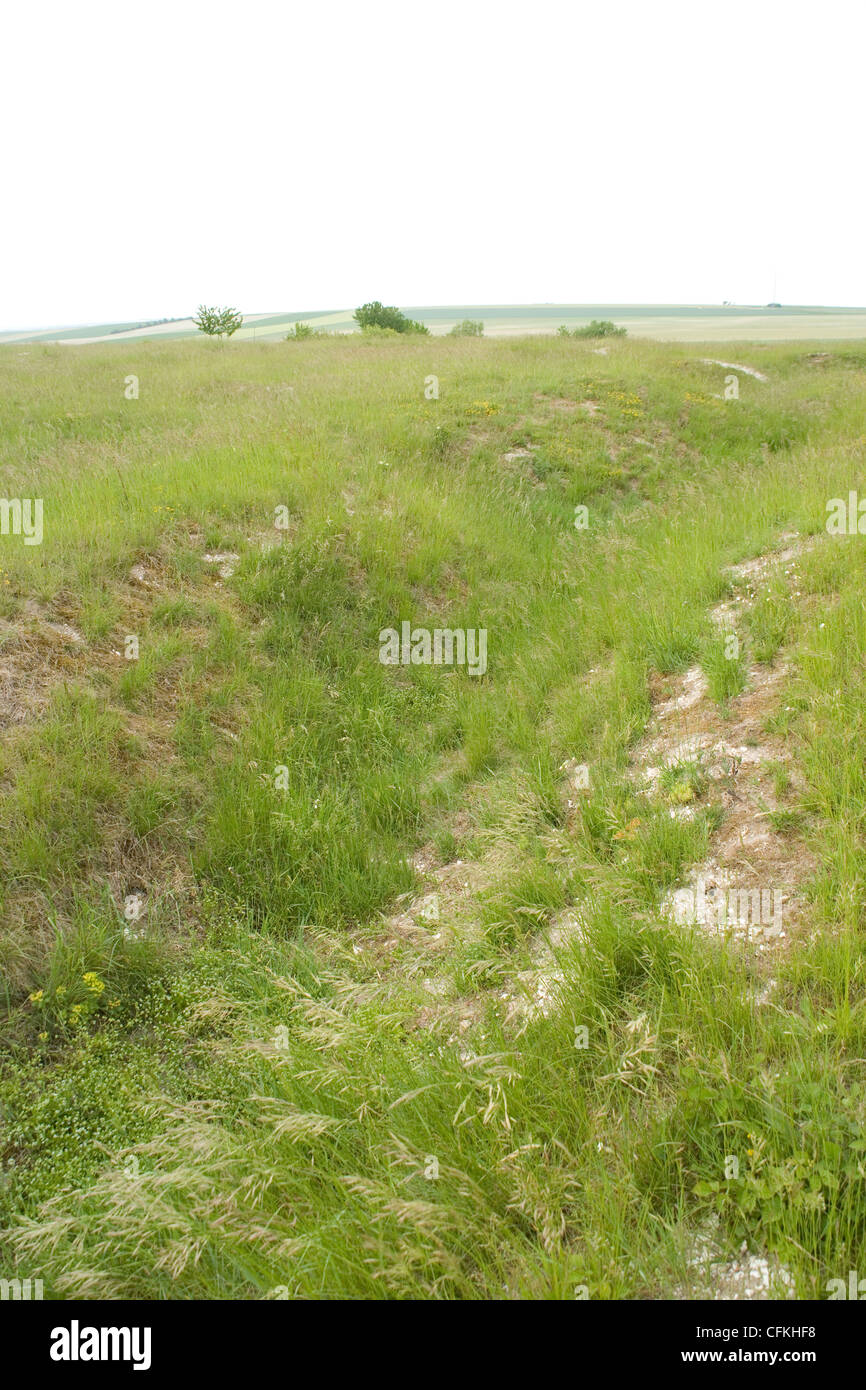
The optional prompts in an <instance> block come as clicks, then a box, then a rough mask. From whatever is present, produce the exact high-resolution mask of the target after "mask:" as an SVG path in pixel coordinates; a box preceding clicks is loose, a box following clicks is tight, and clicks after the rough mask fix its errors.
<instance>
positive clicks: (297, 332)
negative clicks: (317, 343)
mask: <svg viewBox="0 0 866 1390" xmlns="http://www.w3.org/2000/svg"><path fill="white" fill-rule="evenodd" d="M324 336H325V335H324V333H323V332H322V330H321V329H320V328H311V327H310V325H309V324H308V323H300V322H298V323H293V324H292V326H291V328H290V329H289V331H288V333H287V334H286V342H287V343H291V342H294V340H295V339H296V338H324Z"/></svg>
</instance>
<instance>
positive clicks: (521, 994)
mask: <svg viewBox="0 0 866 1390" xmlns="http://www.w3.org/2000/svg"><path fill="white" fill-rule="evenodd" d="M585 936H586V922H585V920H584V916H583V914H582V912H581V910H580V908H578V907H569V908H566V909H564V911H562V912H559V913H557V914H556V916H555V917H553V918H552V920H551V922H550V924H549V925H548V926H547V928H546V929H545V930H543V931H541V932H539V933H538V935H537V936H536V937H535V939H534V940H533V942H532V945H531V947H530V966H529V968H528V969H527V970H521V971H519V972H518V974H517V975H516V977H515V979H514V981H513V982H512V983H510V984H509V985H508V986H507V987H506V989H504V990H503V991H502V993H501V994H500V999H501V1000H502V1002H503V1003H504V1004H505V1022H506V1023H508V1024H516V1026H517V1035H518V1036H519V1035H520V1034H521V1033H522V1032H525V1030H526V1028H527V1027H528V1025H529V1024H530V1023H531V1022H532V1021H533V1019H536V1018H543V1017H546V1016H547V1015H548V1014H549V1013H551V1012H552V1010H553V1009H554V1008H555V1007H556V1004H557V1001H558V998H559V991H560V990H561V988H562V986H563V985H564V984H565V980H566V974H565V969H564V967H563V964H562V960H561V953H564V952H566V951H567V950H568V947H569V946H570V945H571V944H572V943H574V942H576V941H583V940H584V939H585Z"/></svg>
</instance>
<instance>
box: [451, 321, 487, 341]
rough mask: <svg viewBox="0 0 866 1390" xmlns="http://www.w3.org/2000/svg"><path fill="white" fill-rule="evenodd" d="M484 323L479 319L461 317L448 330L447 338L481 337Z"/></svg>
mask: <svg viewBox="0 0 866 1390" xmlns="http://www.w3.org/2000/svg"><path fill="white" fill-rule="evenodd" d="M483 336H484V324H483V323H482V321H481V319H461V320H460V322H459V323H455V325H454V327H453V328H451V329H449V330H448V337H449V338H483Z"/></svg>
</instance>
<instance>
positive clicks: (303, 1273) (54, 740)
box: [0, 311, 866, 1299]
mask: <svg viewBox="0 0 866 1390" xmlns="http://www.w3.org/2000/svg"><path fill="white" fill-rule="evenodd" d="M412 312H413V313H417V312H420V311H412ZM461 312H462V311H461ZM478 316H480V314H479V315H478ZM612 316H613V315H612ZM710 355H711V349H709V348H708V347H706V346H703V347H702V346H701V345H697V346H695V347H689V348H687V349H686V348H683V347H682V346H676V345H674V344H661V343H649V342H636V341H634V340H633V339H632V338H626V339H615V340H611V341H610V343H609V344H607V345H606V346H605V347H604V348H603V349H599V348H598V347H596V348H593V346H592V344H591V343H589V342H585V341H574V340H565V339H558V338H555V337H535V338H532V337H524V338H502V339H500V340H498V341H496V340H494V341H486V340H476V339H466V340H461V339H451V340H448V339H444V338H433V339H413V340H408V339H407V340H399V341H377V340H363V339H361V338H334V339H310V340H304V341H300V342H294V343H262V342H256V343H252V342H249V341H246V342H244V341H238V340H234V341H232V342H230V343H229V344H228V345H225V346H219V345H217V344H213V343H208V342H203V341H191V342H186V341H179V342H167V343H166V342H162V343H161V342H146V341H136V342H130V343H128V344H127V345H126V346H125V347H124V348H123V349H122V350H119V347H118V345H117V344H112V345H106V346H91V347H82V349H81V350H80V351H78V352H70V351H68V349H67V348H65V347H62V346H50V345H31V347H30V348H29V349H28V350H27V352H26V353H25V352H22V351H21V350H20V348H18V347H16V346H15V345H11V346H7V347H4V348H0V403H2V405H0V491H2V493H3V494H4V496H5V498H6V499H7V500H8V499H37V498H38V499H41V500H42V504H43V538H42V543H41V544H32V545H27V544H25V543H24V541H25V537H24V535H23V534H14V531H15V527H14V526H13V525H12V524H11V521H10V518H11V517H12V513H11V512H9V513H8V515H7V518H6V519H7V521H10V524H9V525H7V526H5V527H4V532H8V534H7V533H4V534H2V535H0V571H2V572H0V727H2V731H3V735H4V737H3V741H2V751H0V803H2V804H0V865H2V899H0V959H2V966H3V981H4V985H3V995H2V1001H3V1010H2V1012H3V1018H2V1035H3V1051H2V1060H0V1161H2V1170H0V1225H2V1226H3V1231H2V1234H0V1276H2V1277H5V1278H11V1277H13V1275H16V1274H17V1276H18V1277H21V1278H41V1279H43V1281H44V1283H45V1291H46V1297H60V1298H63V1297H85V1298H100V1297H103V1298H105V1297H107V1298H138V1299H146V1298H157V1299H165V1298H218V1299H227V1298H243V1299H260V1298H286V1297H289V1298H291V1297H296V1296H300V1297H310V1298H320V1297H340V1298H367V1299H376V1298H404V1297H417V1298H429V1299H440V1298H448V1299H454V1298H456V1299H491V1298H525V1299H536V1298H551V1299H563V1298H567V1299H574V1298H584V1297H588V1298H591V1299H617V1298H647V1297H649V1298H677V1297H686V1296H690V1295H692V1296H696V1297H713V1296H717V1295H719V1293H720V1292H722V1293H724V1292H726V1291H728V1292H729V1291H731V1290H734V1291H739V1292H740V1294H742V1291H743V1289H744V1288H746V1286H749V1288H751V1286H752V1285H754V1286H755V1287H756V1288H757V1287H759V1286H760V1288H762V1289H763V1290H764V1291H765V1292H766V1291H777V1292H778V1291H782V1292H786V1291H787V1292H789V1293H791V1294H792V1295H795V1296H798V1297H813V1296H818V1297H825V1296H826V1292H825V1291H826V1287H827V1283H828V1281H829V1280H831V1279H834V1278H842V1279H846V1278H847V1274H848V1271H849V1270H850V1269H855V1270H856V1269H861V1270H866V1248H864V1234H866V1166H864V1165H866V1132H864V1120H866V1062H864V1056H866V1053H864V1048H866V937H864V930H863V920H864V904H866V851H864V829H866V824H864V822H866V665H864V657H863V653H864V650H866V610H864V605H863V597H862V595H863V590H864V582H866V552H864V542H863V540H862V538H861V537H860V536H859V535H856V534H855V535H830V534H828V532H827V530H826V527H825V522H826V519H827V502H828V500H829V499H832V498H836V497H841V498H845V499H847V498H848V494H849V492H850V491H851V490H856V489H857V488H858V487H859V486H860V484H861V480H862V477H863V457H864V445H866V393H864V388H866V346H864V343H863V342H853V343H851V344H847V345H844V346H842V345H839V344H838V343H837V344H833V343H830V342H821V343H819V342H815V343H803V342H798V343H790V344H785V345H782V344H779V345H775V346H763V347H755V346H754V345H751V346H749V345H746V344H743V343H740V344H730V343H726V345H725V348H724V352H723V353H721V355H722V356H723V357H724V359H725V361H726V362H728V363H741V364H745V365H746V366H750V367H752V368H754V369H756V370H757V371H759V372H760V373H761V374H762V376H763V377H764V378H765V379H764V380H761V379H758V378H757V377H754V376H751V375H749V374H747V373H745V372H741V371H738V370H736V369H732V368H730V367H729V366H723V365H714V364H712V363H709V362H706V361H704V360H702V359H704V358H706V357H708V356H710ZM726 392H727V395H726ZM19 530H20V528H19ZM403 623H409V624H410V625H411V630H412V632H413V634H415V633H417V632H419V631H420V630H422V629H423V630H426V631H429V632H433V631H434V630H436V629H449V630H451V631H458V630H459V631H461V632H463V631H465V632H467V633H471V634H473V635H477V634H478V633H479V632H480V631H481V630H483V631H484V632H485V633H486V669H485V670H484V671H483V673H482V672H481V671H480V670H479V673H478V674H472V673H471V671H470V669H469V667H468V664H465V665H460V664H459V663H457V662H454V663H452V664H449V663H448V662H442V663H440V664H433V663H430V662H427V661H425V660H423V659H422V660H417V661H412V660H410V661H409V662H408V663H407V664H402V663H399V664H384V663H383V662H382V660H380V655H381V652H382V642H383V638H382V634H383V632H385V631H387V630H388V629H395V630H397V631H398V632H400V633H401V632H402V624H403ZM732 638H733V639H735V640H734V641H733V642H732V641H731V640H730V639H732ZM412 646H413V649H414V650H415V652H416V655H417V656H419V657H423V656H424V654H425V651H424V644H423V641H421V639H420V638H418V637H416V636H414V635H413V641H412ZM698 883H700V884H701V885H702V887H701V890H700V891H701V893H704V892H705V891H709V893H710V895H711V896H712V894H713V893H718V892H720V891H721V892H723V893H724V892H727V891H728V890H729V889H732V890H733V891H740V890H743V891H746V890H748V891H749V892H752V891H753V890H755V889H757V890H758V891H759V892H767V893H769V894H771V895H772V894H777V893H778V894H780V895H781V896H780V899H779V901H781V902H783V904H784V909H783V918H782V921H783V928H782V929H780V925H779V921H778V919H775V920H774V921H773V923H772V924H769V923H767V922H765V921H764V919H763V917H761V918H760V920H758V919H756V918H755V916H754V914H753V916H752V918H751V920H750V921H749V922H748V923H747V929H746V930H743V929H742V924H741V923H740V922H739V921H733V920H730V921H728V922H727V923H725V924H721V923H719V924H718V925H717V927H716V928H714V927H713V925H712V923H708V922H707V920H706V919H705V918H702V917H701V914H700V912H699V911H696V913H695V914H694V915H693V916H692V917H690V916H689V915H688V913H686V914H685V917H683V914H682V913H677V912H674V911H673V910H672V906H671V904H672V902H673V901H674V900H673V898H672V896H671V895H673V894H676V893H679V895H680V896H679V898H677V899H676V901H677V902H678V903H679V905H680V906H682V901H683V899H682V894H683V893H686V894H689V893H692V895H693V898H694V900H695V901H696V900H697V897H698V889H697V887H696V885H697V884H698ZM715 901H718V899H717V898H716V899H715ZM743 1247H745V1248H743ZM750 1281H751V1283H750ZM762 1281H763V1282H762Z"/></svg>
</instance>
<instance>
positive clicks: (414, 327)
mask: <svg viewBox="0 0 866 1390" xmlns="http://www.w3.org/2000/svg"><path fill="white" fill-rule="evenodd" d="M352 317H353V318H354V320H355V322H356V323H357V324H358V325H359V327H360V328H361V329H368V328H390V329H392V330H393V331H394V332H395V333H429V332H430V330H429V328H427V326H426V324H423V323H418V322H417V321H416V320H415V319H407V317H406V315H405V314H404V313H403V312H402V311H401V310H400V309H396V308H395V307H394V305H393V304H382V303H381V302H380V301H379V300H378V299H374V300H371V302H370V303H369V304H362V305H361V307H360V308H359V309H356V310H355V312H354V314H353V315H352Z"/></svg>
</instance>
